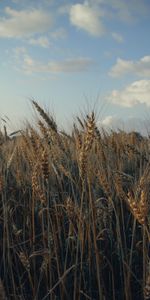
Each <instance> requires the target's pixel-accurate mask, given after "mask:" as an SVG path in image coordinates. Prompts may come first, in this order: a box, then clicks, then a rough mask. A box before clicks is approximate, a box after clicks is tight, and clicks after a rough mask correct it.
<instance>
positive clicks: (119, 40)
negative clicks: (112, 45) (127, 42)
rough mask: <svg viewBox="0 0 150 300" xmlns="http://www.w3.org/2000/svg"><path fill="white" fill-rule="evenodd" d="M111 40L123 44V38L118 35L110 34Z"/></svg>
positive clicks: (115, 33)
mask: <svg viewBox="0 0 150 300" xmlns="http://www.w3.org/2000/svg"><path fill="white" fill-rule="evenodd" d="M112 38H113V39H114V40H115V41H116V42H118V43H123V42H124V39H123V36H122V35H121V34H120V33H117V32H112Z"/></svg>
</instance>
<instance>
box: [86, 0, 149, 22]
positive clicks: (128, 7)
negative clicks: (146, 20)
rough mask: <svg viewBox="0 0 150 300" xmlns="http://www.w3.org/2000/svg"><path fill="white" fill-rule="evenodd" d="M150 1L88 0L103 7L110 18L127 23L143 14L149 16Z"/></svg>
mask: <svg viewBox="0 0 150 300" xmlns="http://www.w3.org/2000/svg"><path fill="white" fill-rule="evenodd" d="M148 2H149V1H147V2H146V1H143V0H136V1H135V0H130V1H126V0H88V3H90V4H92V5H94V4H97V6H98V5H99V6H100V7H102V8H103V9H104V10H105V13H106V15H107V16H109V18H114V17H115V18H117V19H119V20H120V21H123V22H127V23H128V22H130V23H131V22H133V21H135V20H137V19H138V18H139V17H141V16H145V17H146V16H147V17H149V9H150V4H149V3H148ZM110 9H111V10H110Z"/></svg>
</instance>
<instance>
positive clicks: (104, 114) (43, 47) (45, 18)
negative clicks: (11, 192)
mask: <svg viewBox="0 0 150 300" xmlns="http://www.w3.org/2000/svg"><path fill="white" fill-rule="evenodd" d="M31 99H34V100H36V101H37V102H38V103H39V104H40V105H41V106H43V107H44V108H45V109H47V110H48V111H49V112H50V113H52V114H54V115H55V117H56V120H57V122H58V124H60V126H62V127H66V126H71V123H72V122H73V120H74V118H75V116H76V115H79V116H80V114H82V113H84V112H87V111H88V110H91V109H93V108H95V110H96V112H97V123H98V124H100V125H103V126H106V127H111V128H118V127H121V129H124V128H129V129H132V128H133V129H134V127H135V128H137V130H138V131H145V130H146V131H150V0H85V1H83V0H82V1H81V0H77V1H75V0H41V1H40V0H30V1H29V0H0V118H1V121H0V126H3V122H4V121H3V120H6V118H7V123H8V126H10V127H11V126H12V127H13V126H14V127H15V126H20V125H19V124H20V121H21V120H26V119H27V120H32V118H33V115H32V113H31V112H32V111H33V109H32V105H31V101H30V100H31ZM8 118H9V120H10V121H8Z"/></svg>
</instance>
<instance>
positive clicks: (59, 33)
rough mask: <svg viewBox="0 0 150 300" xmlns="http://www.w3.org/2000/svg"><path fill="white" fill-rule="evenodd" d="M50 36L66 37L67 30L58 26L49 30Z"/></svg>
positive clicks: (55, 37)
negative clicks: (51, 30)
mask: <svg viewBox="0 0 150 300" xmlns="http://www.w3.org/2000/svg"><path fill="white" fill-rule="evenodd" d="M50 35H51V37H52V38H53V39H64V38H66V37H67V31H66V30H65V28H62V27H60V28H58V29H56V30H55V31H53V32H51V34H50Z"/></svg>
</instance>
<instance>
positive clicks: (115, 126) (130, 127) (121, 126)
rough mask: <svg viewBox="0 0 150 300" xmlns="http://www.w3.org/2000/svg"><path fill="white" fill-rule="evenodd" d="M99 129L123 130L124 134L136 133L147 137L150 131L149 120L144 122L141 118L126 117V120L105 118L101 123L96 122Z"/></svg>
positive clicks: (115, 117) (113, 117)
mask: <svg viewBox="0 0 150 300" xmlns="http://www.w3.org/2000/svg"><path fill="white" fill-rule="evenodd" d="M98 125H99V126H100V127H103V128H104V129H106V130H114V131H118V130H123V131H126V132H131V131H137V132H140V133H141V134H142V135H147V134H148V133H149V131H150V122H149V120H146V119H145V120H144V119H142V118H135V117H132V116H131V117H128V118H126V120H123V119H122V118H120V117H118V116H112V115H109V116H106V117H105V118H104V119H103V120H102V121H101V122H98Z"/></svg>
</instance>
